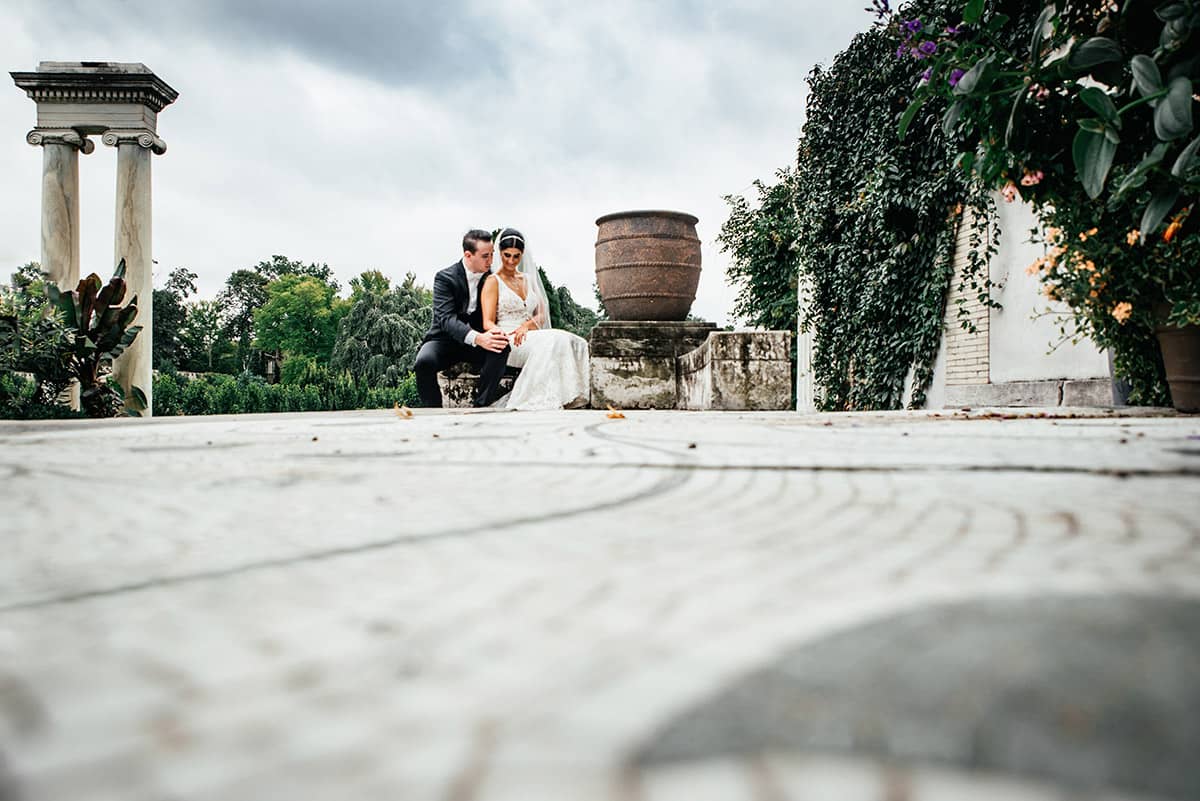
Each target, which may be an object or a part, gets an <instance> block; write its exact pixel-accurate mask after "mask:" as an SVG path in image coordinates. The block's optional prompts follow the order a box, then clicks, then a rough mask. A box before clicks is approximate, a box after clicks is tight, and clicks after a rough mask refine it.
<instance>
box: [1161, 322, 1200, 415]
mask: <svg viewBox="0 0 1200 801" xmlns="http://www.w3.org/2000/svg"><path fill="white" fill-rule="evenodd" d="M1154 333H1155V334H1157V335H1158V347H1159V350H1160V351H1162V360H1163V367H1165V368H1166V372H1167V385H1168V386H1169V387H1170V389H1171V403H1172V405H1174V407H1175V408H1176V409H1178V410H1179V411H1181V412H1191V413H1196V412H1200V325H1184V326H1178V325H1160V326H1158V327H1157V328H1155V329H1154Z"/></svg>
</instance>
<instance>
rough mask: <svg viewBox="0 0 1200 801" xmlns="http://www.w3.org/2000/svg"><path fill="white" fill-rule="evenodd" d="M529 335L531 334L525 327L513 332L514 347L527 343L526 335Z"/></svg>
mask: <svg viewBox="0 0 1200 801" xmlns="http://www.w3.org/2000/svg"><path fill="white" fill-rule="evenodd" d="M527 333H529V332H528V331H526V330H525V326H521V327H520V328H518V329H517V330H516V331H513V332H512V341H513V346H514V347H520V346H521V343H522V342H524V341H525V334H527Z"/></svg>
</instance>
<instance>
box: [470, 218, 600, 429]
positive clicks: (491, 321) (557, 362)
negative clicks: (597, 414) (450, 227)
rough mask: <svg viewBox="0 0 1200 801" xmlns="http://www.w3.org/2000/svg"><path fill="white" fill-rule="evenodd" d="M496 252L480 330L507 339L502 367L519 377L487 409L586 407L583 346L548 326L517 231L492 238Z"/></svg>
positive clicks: (542, 292)
mask: <svg viewBox="0 0 1200 801" xmlns="http://www.w3.org/2000/svg"><path fill="white" fill-rule="evenodd" d="M496 250H498V251H499V252H500V261H499V264H497V265H496V266H495V267H493V268H492V269H493V272H492V274H491V275H489V276H488V277H487V278H486V279H485V281H484V284H483V289H482V291H481V292H480V296H479V302H480V305H481V306H482V309H483V329H484V330H485V331H490V330H492V329H494V328H499V329H500V330H501V331H503V332H504V333H505V334H507V335H508V339H509V342H510V343H511V344H512V350H511V351H510V352H509V356H508V366H509V367H519V368H521V374H520V375H519V376H517V380H516V383H514V384H513V388H512V392H510V393H509V394H508V395H507V396H505V397H503V398H501V399H500V400H499V401H497V402H496V403H495V404H493V405H495V406H500V407H504V408H508V409H524V410H532V409H563V408H567V409H571V408H578V407H581V406H587V404H588V398H589V396H590V386H589V384H590V379H589V374H588V346H587V342H585V341H584V340H583V338H582V337H578V336H576V335H575V334H572V333H571V332H570V331H564V330H562V329H556V328H553V327H552V326H551V322H552V321H551V320H550V306H549V304H548V303H547V301H546V289H545V287H543V286H542V281H541V278H540V276H539V275H538V268H537V263H536V262H535V261H534V260H533V257H532V256H530V255H529V249H528V248H527V247H526V246H525V237H524V236H523V235H522V234H521V232H520V231H517V230H516V229H513V228H505V229H504V230H503V231H501V232H500V236H499V238H498V239H496Z"/></svg>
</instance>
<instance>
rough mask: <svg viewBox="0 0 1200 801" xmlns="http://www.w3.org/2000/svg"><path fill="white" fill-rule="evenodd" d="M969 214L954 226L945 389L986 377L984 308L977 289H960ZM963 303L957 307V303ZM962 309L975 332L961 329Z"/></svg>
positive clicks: (980, 382) (986, 322)
mask: <svg viewBox="0 0 1200 801" xmlns="http://www.w3.org/2000/svg"><path fill="white" fill-rule="evenodd" d="M970 223H971V212H970V210H968V211H966V212H964V214H963V220H962V223H961V224H960V225H959V227H958V242H957V244H956V245H955V248H954V278H953V279H951V283H950V294H949V296H948V297H947V299H946V386H963V385H965V384H987V383H988V381H989V378H988V329H989V325H988V323H989V319H988V308H987V306H985V305H984V304H983V303H981V302H980V301H979V298H978V297H976V295H977V290H975V289H973V288H971V287H970V286H966V287H964V286H962V277H963V271H964V269H965V268H966V266H967V256H968V254H969V253H970V247H971V245H970V229H971V225H970ZM960 300H962V301H963V304H962V305H961V306H960V303H959V301H960ZM963 307H965V309H966V311H967V313H968V315H969V319H970V320H971V322H973V323H974V324H975V328H976V330H975V331H973V332H972V331H968V330H966V329H964V328H963V327H962V323H963V318H962V317H960V316H959V311H960V309H961V308H963Z"/></svg>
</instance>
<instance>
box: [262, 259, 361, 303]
mask: <svg viewBox="0 0 1200 801" xmlns="http://www.w3.org/2000/svg"><path fill="white" fill-rule="evenodd" d="M254 271H255V272H256V273H258V274H259V275H261V276H263V277H264V278H266V279H267V280H268V281H278V280H279V279H280V278H282V277H283V276H285V275H300V276H310V277H312V278H316V279H317V280H318V281H320V282H321V283H323V284H329V286H331V287H333V291H334V294H337V292H338V290H339V289H340V287H339V286H338V282H337V281H335V280H334V278H333V270H331V269H330V268H329V265H328V264H317V263H316V262H312V263H310V264H305V263H304V262H302V261H292V260H291V259H289V258H288V257H287V256H272V257H271V258H270V260H268V261H260V262H259V263H258V264H256V265H254Z"/></svg>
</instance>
